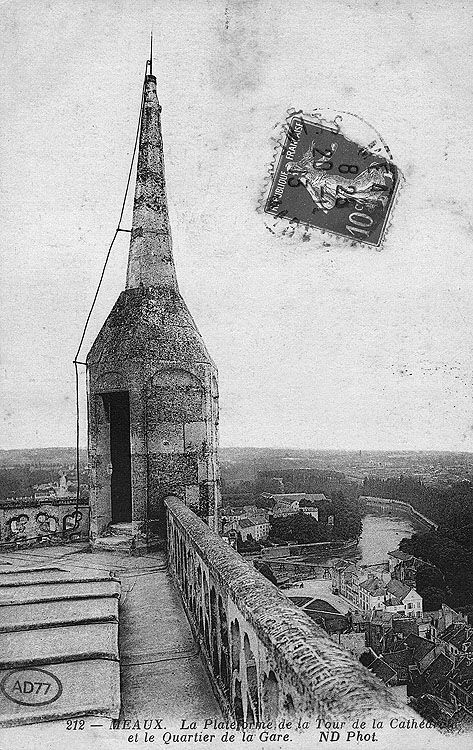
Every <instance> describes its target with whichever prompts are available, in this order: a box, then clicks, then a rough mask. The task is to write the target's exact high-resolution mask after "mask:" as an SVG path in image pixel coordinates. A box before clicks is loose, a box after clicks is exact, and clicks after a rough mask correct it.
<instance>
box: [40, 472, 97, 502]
mask: <svg viewBox="0 0 473 750" xmlns="http://www.w3.org/2000/svg"><path fill="white" fill-rule="evenodd" d="M83 489H84V488H83V487H81V492H82V491H83ZM33 490H34V495H33V498H34V499H35V500H51V499H56V498H58V499H59V498H65V499H67V498H75V496H76V494H77V482H71V481H69V480H68V478H67V476H66V474H65V473H64V472H63V473H62V474H61V476H60V477H59V481H57V482H46V483H44V484H35V485H34V486H33Z"/></svg>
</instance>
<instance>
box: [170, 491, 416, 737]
mask: <svg viewBox="0 0 473 750" xmlns="http://www.w3.org/2000/svg"><path fill="white" fill-rule="evenodd" d="M165 505H166V515H167V545H168V563H169V567H170V571H171V574H172V575H173V577H174V579H175V582H176V584H177V586H178V588H179V590H180V593H181V596H182V600H183V603H184V607H185V610H186V613H187V616H188V618H189V621H190V623H191V626H192V628H193V631H194V635H195V637H196V639H197V641H198V642H199V643H200V646H201V648H202V652H203V655H204V661H205V663H206V665H207V668H208V671H209V674H210V677H211V680H212V684H213V687H214V690H215V692H216V694H217V696H218V698H219V701H220V704H221V706H222V710H223V711H224V713H225V714H226V715H227V716H229V717H233V718H234V719H236V720H237V721H239V722H240V723H244V722H246V723H249V724H252V723H254V722H258V721H266V720H270V719H274V718H276V717H294V716H297V715H298V716H301V715H303V716H305V717H311V716H312V717H315V716H317V717H322V718H324V719H326V720H330V719H335V720H339V719H341V718H345V717H346V718H356V717H359V716H362V715H370V714H375V713H376V714H377V715H381V714H384V715H388V714H389V715H390V716H392V715H396V714H403V713H404V714H405V713H411V712H410V711H408V709H407V707H406V706H402V704H399V703H398V702H397V699H396V698H395V697H394V696H393V694H392V693H391V692H390V690H389V689H388V688H386V687H385V686H384V684H383V683H381V682H380V681H378V679H377V678H375V677H374V676H373V675H372V674H371V673H370V672H369V671H368V670H366V669H365V668H364V667H363V666H362V665H361V664H360V663H359V662H357V661H356V660H355V659H354V657H353V656H352V655H351V654H350V653H349V652H348V651H345V650H344V649H343V648H341V647H340V646H338V645H337V644H336V643H335V642H334V641H332V640H331V639H330V638H329V636H328V635H327V633H326V632H325V631H324V630H322V629H321V628H320V627H318V626H317V625H316V624H315V623H313V622H312V620H310V618H309V617H308V616H307V615H306V614H304V612H302V611H301V610H300V609H299V608H298V607H296V606H295V605H294V604H293V603H292V602H291V601H290V600H289V599H288V598H287V597H286V596H285V595H284V594H283V593H282V592H281V591H279V590H278V589H277V587H276V586H274V585H273V584H272V583H270V582H269V581H268V580H267V579H266V578H264V577H263V576H262V575H261V574H260V573H258V571H257V570H255V569H254V568H253V567H252V566H251V565H249V564H248V563H247V562H246V561H245V560H244V559H243V558H242V557H241V556H240V555H239V554H238V553H237V552H236V551H235V550H234V549H232V547H230V545H229V544H227V543H226V542H225V541H224V540H223V539H221V538H220V537H219V536H218V535H217V534H215V533H214V532H213V531H211V530H210V529H209V527H208V526H207V525H206V524H205V523H204V522H203V521H201V519H199V518H198V517H197V516H196V515H195V514H194V513H193V511H192V510H191V509H190V508H188V507H186V506H185V505H184V503H183V502H182V501H181V500H179V499H178V498H175V497H168V498H167V499H166V501H165Z"/></svg>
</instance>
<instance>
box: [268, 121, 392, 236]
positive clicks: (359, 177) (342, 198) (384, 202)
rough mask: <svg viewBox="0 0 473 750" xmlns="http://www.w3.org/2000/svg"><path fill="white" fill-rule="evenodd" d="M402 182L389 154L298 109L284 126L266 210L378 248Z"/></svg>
mask: <svg viewBox="0 0 473 750" xmlns="http://www.w3.org/2000/svg"><path fill="white" fill-rule="evenodd" d="M398 184H399V172H398V169H397V167H396V166H395V165H394V164H393V163H392V162H391V161H389V160H388V159H387V158H385V157H384V156H382V155H381V154H379V153H378V154H377V153H372V152H371V151H370V150H369V149H368V148H366V147H364V146H360V145H359V144H357V143H355V142H354V141H352V140H349V139H348V138H347V137H346V136H344V135H343V134H342V133H341V132H340V129H339V128H338V127H331V126H329V125H325V124H322V123H319V122H317V121H315V122H314V121H313V120H311V119H310V117H308V116H305V115H303V114H300V113H299V114H296V115H294V116H293V117H292V118H290V119H289V121H288V125H287V127H286V128H285V137H284V139H283V140H282V142H281V153H280V157H279V160H278V162H277V164H276V168H275V171H274V174H273V178H272V180H271V184H270V190H269V194H268V196H267V199H266V201H265V204H264V211H265V212H266V213H269V214H272V215H273V216H274V217H275V218H281V219H285V220H288V221H289V222H290V223H291V224H301V225H305V226H312V227H317V228H319V229H321V230H325V231H327V232H331V233H333V234H335V235H340V236H343V237H346V238H347V239H349V240H352V241H357V242H363V243H366V244H369V245H374V246H376V247H379V246H380V245H381V243H382V239H383V234H384V231H385V228H386V226H387V223H388V219H389V214H390V211H391V208H392V205H393V203H394V198H395V194H396V191H397V188H398Z"/></svg>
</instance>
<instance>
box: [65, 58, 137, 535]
mask: <svg viewBox="0 0 473 750" xmlns="http://www.w3.org/2000/svg"><path fill="white" fill-rule="evenodd" d="M148 65H149V60H147V61H146V67H145V77H144V80H143V88H142V91H141V104H140V115H139V117H138V126H137V128H136V135H135V145H134V147H133V155H132V157H131V164H130V169H129V170H128V179H127V181H126V188H125V195H124V197H123V202H122V207H121V211H120V216H119V219H118V224H117V228H116V229H115V234H114V235H113V239H112V241H111V243H110V246H109V248H108V251H107V255H106V256H105V262H104V264H103V268H102V273H101V274H100V279H99V283H98V285H97V289H96V290H95V294H94V298H93V300H92V304H91V306H90V310H89V313H88V315H87V318H86V321H85V325H84V329H83V331H82V336H81V338H80V342H79V346H78V348H77V352H76V356H75V357H74V360H73V362H74V369H75V389H76V481H77V491H76V503H75V511H74V519H75V520H74V526H73V527H72V529H71V531H74V530H75V529H76V528H77V527H78V525H79V500H80V466H79V461H80V406H79V370H78V365H79V364H84V363H83V362H79V355H80V350H81V348H82V344H83V343H84V339H85V335H86V333H87V328H88V326H89V322H90V318H91V316H92V312H93V310H94V307H95V303H96V302H97V297H98V296H99V292H100V288H101V286H102V281H103V278H104V276H105V270H106V268H107V264H108V260H109V258H110V253H111V252H112V248H113V245H114V244H115V240H116V239H117V235H118V232H121V231H124V230H122V229H121V227H120V224H121V221H122V218H123V214H124V212H125V205H126V199H127V197H128V190H129V188H130V181H131V175H132V173H133V165H134V163H135V156H136V149H137V147H138V141H139V137H140V129H141V121H142V118H143V105H144V99H145V83H146V74H147V72H148ZM86 368H87V364H86Z"/></svg>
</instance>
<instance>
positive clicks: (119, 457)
mask: <svg viewBox="0 0 473 750" xmlns="http://www.w3.org/2000/svg"><path fill="white" fill-rule="evenodd" d="M104 401H105V404H106V407H107V408H108V414H109V419H110V460H111V464H112V477H111V499H112V523H119V522H128V521H131V453H130V397H129V394H128V392H127V391H119V392H117V393H107V394H106V396H105V397H104Z"/></svg>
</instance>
